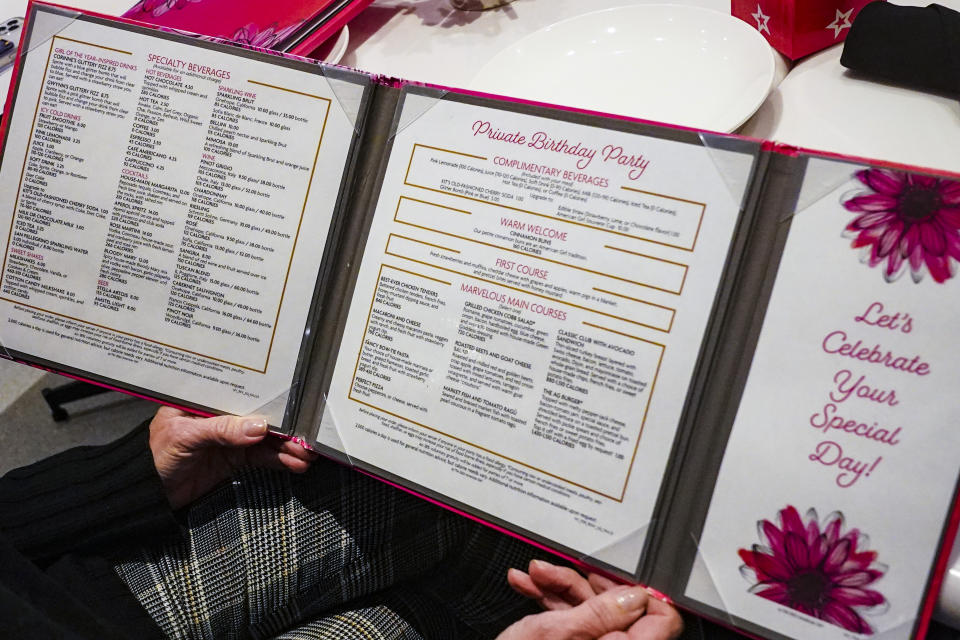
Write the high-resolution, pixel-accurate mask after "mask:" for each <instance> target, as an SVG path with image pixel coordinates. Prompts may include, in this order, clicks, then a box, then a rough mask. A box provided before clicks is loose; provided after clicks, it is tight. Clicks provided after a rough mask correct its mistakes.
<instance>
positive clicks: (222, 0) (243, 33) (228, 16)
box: [123, 0, 372, 56]
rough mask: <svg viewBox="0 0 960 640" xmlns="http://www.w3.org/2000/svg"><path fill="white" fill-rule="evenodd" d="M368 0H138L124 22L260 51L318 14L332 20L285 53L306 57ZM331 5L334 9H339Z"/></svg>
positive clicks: (279, 45) (274, 45)
mask: <svg viewBox="0 0 960 640" xmlns="http://www.w3.org/2000/svg"><path fill="white" fill-rule="evenodd" d="M371 2H372V0H350V1H348V2H344V1H343V0H270V2H261V1H259V0H140V1H139V2H137V3H136V4H135V5H133V6H132V7H131V8H130V9H129V10H127V12H126V13H124V14H123V17H124V18H129V19H131V20H137V21H139V22H147V23H150V24H155V25H157V26H161V27H168V28H172V29H178V30H183V31H191V32H193V33H198V34H202V35H207V36H214V37H218V38H224V39H227V40H234V41H236V42H239V43H241V44H245V45H250V46H254V47H262V48H265V49H286V47H284V46H283V45H284V44H285V42H286V41H288V40H289V39H290V37H291V36H293V35H294V34H296V33H297V32H298V31H299V30H300V29H301V28H302V27H303V26H305V25H306V24H308V23H309V22H310V21H311V20H313V19H315V18H317V17H319V16H320V15H321V14H323V13H325V12H327V11H330V10H336V15H335V16H334V17H332V18H331V19H330V20H327V21H325V22H324V24H323V25H322V26H320V27H319V28H318V29H316V30H314V31H313V32H312V33H311V34H310V36H309V37H307V38H306V39H305V40H304V41H303V42H301V43H299V44H298V45H297V46H295V47H293V48H291V49H289V53H295V54H298V55H304V56H309V55H310V54H311V53H313V52H314V51H315V50H316V49H317V48H318V47H319V46H320V44H322V43H323V41H324V40H326V39H327V38H329V37H330V36H331V35H333V34H334V33H336V31H337V30H338V29H340V28H341V27H342V26H343V25H344V24H346V23H347V22H348V21H349V20H350V19H351V18H353V16H355V15H356V14H357V13H359V12H360V11H361V10H363V9H364V8H365V7H366V6H367V5H368V4H370V3H371ZM337 5H340V7H339V9H338V8H337Z"/></svg>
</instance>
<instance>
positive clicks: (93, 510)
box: [0, 423, 177, 567]
mask: <svg viewBox="0 0 960 640" xmlns="http://www.w3.org/2000/svg"><path fill="white" fill-rule="evenodd" d="M147 426H148V423H144V424H142V425H140V426H139V427H137V428H136V429H134V430H133V431H132V432H130V433H129V434H128V435H126V436H124V437H122V438H120V439H119V440H116V441H114V442H111V443H110V444H106V445H102V446H92V447H78V448H74V449H70V450H67V451H64V452H62V453H59V454H57V455H54V456H51V457H49V458H46V459H44V460H41V461H39V462H37V463H34V464H32V465H30V466H27V467H22V468H20V469H15V470H13V471H10V472H9V473H7V474H6V475H5V476H4V477H3V478H0V533H2V535H3V537H4V538H6V539H7V541H8V542H9V543H10V544H12V545H13V547H14V548H15V549H16V550H17V551H19V552H20V553H22V554H24V555H25V556H27V557H28V558H30V559H31V560H32V561H33V562H35V563H37V564H38V565H40V566H41V567H42V566H44V565H46V564H48V563H49V562H51V561H52V560H54V559H56V558H58V557H59V556H61V555H63V554H65V553H68V552H82V553H91V554H97V553H100V552H104V551H109V550H111V549H113V548H115V547H116V546H119V545H121V544H130V543H131V542H146V541H149V540H152V539H156V537H157V536H162V535H166V534H169V533H171V532H173V531H176V528H177V523H176V519H175V518H174V516H173V512H172V511H171V509H170V506H169V504H168V502H167V499H166V496H165V495H164V493H163V487H162V485H161V483H160V478H159V476H158V475H157V472H156V469H155V468H154V465H153V456H152V455H151V453H150V447H149V442H148V438H149V432H148V429H147Z"/></svg>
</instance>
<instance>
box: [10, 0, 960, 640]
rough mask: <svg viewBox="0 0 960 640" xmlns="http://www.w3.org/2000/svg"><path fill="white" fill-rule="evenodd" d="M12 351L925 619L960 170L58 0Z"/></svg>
mask: <svg viewBox="0 0 960 640" xmlns="http://www.w3.org/2000/svg"><path fill="white" fill-rule="evenodd" d="M25 34H26V37H25V38H24V42H25V44H24V47H23V49H22V50H21V54H20V58H19V61H18V67H17V70H16V72H15V74H14V80H13V86H12V89H11V94H10V98H9V101H8V105H7V110H6V115H5V119H4V124H5V129H4V132H3V155H2V159H0V203H2V207H0V229H2V230H4V231H5V233H3V234H0V236H2V238H3V240H2V247H0V248H2V255H3V258H2V260H3V262H2V270H0V353H2V354H3V355H5V356H6V357H10V358H13V359H17V360H20V361H23V362H27V363H33V364H38V365H41V366H46V367H50V368H53V369H56V370H60V371H63V372H66V373H69V374H72V375H75V376H78V377H82V378H85V379H88V380H92V381H94V382H97V383H100V384H105V385H109V386H113V387H116V388H119V389H122V390H125V391H128V392H131V393H138V394H142V395H145V396H148V397H151V398H155V399H158V400H161V401H164V402H169V403H174V404H178V405H181V406H185V407H188V408H193V409H196V410H201V411H209V412H229V413H237V414H249V413H261V414H264V415H267V416H269V418H270V421H271V424H272V425H273V428H274V430H275V431H276V432H277V433H278V434H280V435H283V436H285V437H290V438H297V439H299V440H300V441H302V442H304V443H305V444H307V445H309V446H311V447H313V448H315V449H317V450H319V451H321V452H323V453H325V454H326V455H328V456H331V457H334V458H337V459H339V460H341V461H343V462H346V463H348V464H351V465H353V466H355V467H357V468H358V469H361V470H364V471H367V472H370V473H373V474H375V475H377V476H379V477H381V478H383V479H385V480H388V481H391V482H394V483H397V484H399V485H401V486H402V487H404V488H407V489H409V490H412V491H415V492H417V493H420V494H421V495H424V496H425V497H428V498H430V499H434V500H436V501H439V502H441V503H443V504H445V505H447V506H449V507H451V508H455V509H459V510H461V511H463V512H465V513H466V514H469V515H471V516H474V517H477V518H479V519H482V520H484V521H486V522H488V523H492V524H494V525H496V526H500V527H502V528H505V529H507V530H509V531H511V532H513V533H514V534H516V535H519V536H521V537H524V538H527V539H529V540H531V541H534V542H536V543H538V544H541V545H543V546H546V547H548V548H550V549H552V550H554V551H557V552H558V553H561V554H564V555H566V556H567V557H572V558H575V559H578V560H582V561H583V562H585V563H586V564H588V565H590V566H592V567H596V568H598V569H600V570H604V571H606V572H608V573H611V574H615V575H618V576H620V577H623V578H626V579H630V580H633V581H637V582H641V583H644V584H649V585H651V586H653V587H656V588H658V589H660V590H661V591H663V592H665V593H667V594H668V595H670V596H671V597H672V598H674V600H675V601H676V602H677V603H678V604H680V605H682V606H684V607H687V608H690V609H692V610H694V611H696V612H699V613H701V614H703V615H708V616H711V617H713V618H715V619H718V620H720V621H723V622H726V623H728V624H731V625H734V626H737V627H739V628H741V629H744V630H746V631H748V632H750V633H753V634H756V635H761V636H764V637H768V638H858V637H868V636H875V637H883V638H888V637H889V638H912V637H917V636H920V635H922V634H923V632H924V630H925V627H926V621H927V620H928V619H929V614H930V610H931V607H932V602H933V597H934V596H935V595H936V586H937V580H938V579H939V578H938V576H939V575H940V573H942V570H943V561H944V560H945V557H946V556H945V551H947V550H946V549H945V544H944V543H945V542H949V541H950V540H952V535H953V533H954V532H955V530H956V518H955V513H956V510H955V508H954V504H955V494H956V488H957V481H958V464H957V461H958V460H960V456H958V453H960V440H958V439H957V438H955V437H952V433H951V430H952V429H953V428H954V427H953V424H954V420H955V418H956V417H957V416H958V413H960V405H958V402H957V401H956V399H955V398H954V395H955V394H951V393H950V392H949V390H948V385H949V381H951V380H956V379H960V370H958V369H960V354H958V353H954V352H955V351H957V350H960V347H956V346H955V341H954V340H953V339H952V331H951V330H952V319H953V318H955V317H956V316H957V312H958V311H960V302H958V299H957V297H956V296H951V295H950V294H949V291H950V288H951V287H952V286H956V282H955V280H954V274H955V273H956V266H957V262H958V261H960V236H958V230H960V178H958V177H957V176H945V175H935V174H932V173H930V172H924V171H921V170H912V169H907V168H902V167H900V168H893V167H889V166H879V165H877V164H871V163H868V162H863V161H856V160H853V159H845V158H838V157H835V156H831V157H828V156H825V155H821V154H817V153H812V152H799V151H796V150H788V149H781V148H779V147H777V146H776V145H772V144H769V143H764V144H761V143H760V142H758V141H753V140H747V139H742V138H736V137H733V136H725V135H720V134H712V133H704V132H697V131H691V130H686V129H678V128H673V127H669V126H661V125H654V124H650V123H643V122H638V121H631V120H626V119H621V118H612V117H608V116H603V115H601V114H594V113H584V112H577V111H572V110H567V109H563V108H557V107H549V106H545V105H536V104H529V103H519V102H516V101H512V100H508V99H502V98H495V97H492V96H483V95H476V94H471V93H468V92H461V91H455V90H445V89H439V88H434V87H424V86H418V85H414V84H410V83H404V82H399V81H395V80H389V79H383V78H378V77H375V76H370V75H368V74H364V73H361V72H355V71H349V70H345V69H341V68H335V67H329V66H325V65H321V64H316V63H312V62H308V61H305V60H302V59H298V58H291V57H284V56H278V55H268V54H266V53H262V52H259V51H254V50H249V49H244V48H239V47H235V46H229V45H227V44H224V43H220V42H216V41H211V40H207V39H197V38H191V37H189V36H185V35H183V34H178V33H171V32H165V31H157V30H152V29H148V28H145V27H143V26H141V25H137V24H135V23H131V22H129V21H124V20H117V19H107V18H105V17H102V16H96V15H92V14H87V13H80V12H75V11H69V10H65V9H63V8H59V7H53V6H50V5H44V4H40V3H36V4H33V5H32V6H31V10H30V15H29V18H28V24H27V29H26V32H25Z"/></svg>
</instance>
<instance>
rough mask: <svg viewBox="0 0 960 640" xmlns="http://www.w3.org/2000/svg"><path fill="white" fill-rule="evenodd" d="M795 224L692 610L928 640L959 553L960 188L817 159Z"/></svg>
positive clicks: (793, 627)
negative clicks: (932, 610) (940, 573)
mask: <svg viewBox="0 0 960 640" xmlns="http://www.w3.org/2000/svg"><path fill="white" fill-rule="evenodd" d="M779 215H781V216H782V219H783V222H782V225H783V227H784V228H785V229H786V228H788V231H787V232H786V239H785V246H784V248H783V253H782V257H781V259H780V265H779V269H778V270H777V271H776V278H775V283H774V284H773V289H772V294H771V297H770V300H769V304H768V306H767V309H766V317H765V318H764V321H763V325H762V329H761V330H760V334H759V341H758V344H757V348H756V352H755V353H754V354H753V356H752V363H751V364H750V365H749V375H748V377H747V380H746V386H745V388H744V390H743V395H742V398H741V400H740V403H739V408H738V409H737V410H736V417H735V420H734V422H733V426H732V433H731V436H730V439H729V441H728V443H727V445H726V448H725V453H724V454H723V463H722V466H721V468H720V471H719V476H718V477H717V479H716V484H715V486H714V487H713V489H712V498H711V499H710V502H709V511H708V513H707V514H706V520H705V522H704V524H703V527H702V531H701V532H700V533H699V536H698V549H697V555H696V559H695V561H694V563H693V569H692V573H691V575H690V579H689V582H688V583H687V585H686V589H685V593H684V595H685V597H686V598H690V599H692V600H694V601H697V602H699V603H704V604H707V605H709V606H711V607H712V608H714V609H715V610H717V611H722V612H724V614H723V615H725V616H731V617H732V618H733V619H740V620H746V621H749V622H750V623H752V624H753V625H756V626H758V627H763V628H764V631H765V634H769V633H770V632H771V631H772V632H775V633H776V637H791V638H837V639H840V638H856V637H876V638H885V639H886V638H890V639H892V638H913V637H917V636H918V635H922V629H923V627H924V626H925V616H924V615H923V609H924V608H925V606H926V605H927V603H926V602H925V594H926V593H928V590H929V588H930V586H931V575H930V568H931V567H932V566H933V565H934V562H935V560H936V554H937V549H938V548H939V546H940V544H941V542H942V541H943V539H944V538H946V541H947V542H949V541H950V540H952V533H950V532H947V528H946V527H947V524H948V522H947V518H948V515H949V513H950V507H951V505H952V504H953V501H954V498H955V493H956V484H957V471H958V464H957V461H958V453H960V441H958V439H957V437H956V426H957V415H958V412H957V399H956V394H955V393H954V392H953V391H951V386H952V384H953V383H954V382H955V381H956V380H958V379H960V346H958V343H957V340H956V339H955V337H954V333H955V324H956V319H957V317H958V315H960V298H958V296H957V295H955V293H954V292H953V291H952V289H953V288H955V287H956V286H957V285H958V281H957V279H956V273H957V269H956V266H957V260H958V259H960V238H958V228H960V182H958V181H957V180H956V178H955V177H951V178H947V177H941V176H933V175H924V174H921V173H917V172H910V171H906V170H902V169H895V168H885V167H876V166H873V167H871V166H868V165H863V164H855V163H852V162H848V161H841V160H836V159H825V158H817V157H810V158H809V159H807V161H806V170H805V177H804V179H803V181H802V185H801V188H800V192H799V196H798V202H797V206H796V209H795V211H792V212H788V211H781V212H780V214H779ZM927 613H929V609H927Z"/></svg>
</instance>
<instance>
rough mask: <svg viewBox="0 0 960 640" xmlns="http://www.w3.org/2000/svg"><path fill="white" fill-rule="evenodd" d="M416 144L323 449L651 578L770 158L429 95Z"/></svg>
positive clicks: (407, 116) (339, 378) (398, 156)
mask: <svg viewBox="0 0 960 640" xmlns="http://www.w3.org/2000/svg"><path fill="white" fill-rule="evenodd" d="M488 104H489V103H488ZM400 123H401V124H400V127H399V131H398V133H397V134H396V137H395V140H394V145H393V149H392V153H391V157H390V159H389V165H388V167H387V169H386V174H385V179H384V182H383V186H382V190H381V192H380V195H379V201H378V203H377V209H376V212H375V217H374V219H373V223H372V228H371V231H370V234H369V238H368V241H367V245H366V252H365V254H364V256H363V262H362V265H361V267H360V273H359V280H358V283H357V286H356V289H355V295H354V296H353V300H352V304H351V307H350V311H349V318H348V320H347V323H346V331H345V334H344V338H343V342H342V346H341V349H340V356H339V360H338V362H337V363H336V369H335V372H334V376H333V381H332V385H331V389H330V392H329V397H328V403H327V412H326V415H325V417H324V421H323V425H322V428H321V432H320V435H319V440H320V441H321V442H322V443H324V444H328V445H330V446H333V447H336V448H338V449H341V450H343V451H345V452H346V453H347V454H348V455H349V456H351V457H355V458H357V459H359V460H362V461H364V462H366V463H369V464H372V465H374V466H376V467H379V468H380V469H384V470H386V471H389V472H391V473H394V474H397V475H399V476H402V477H404V478H406V479H408V480H410V481H412V482H414V483H416V484H419V485H421V486H424V487H427V488H429V489H432V490H435V491H438V492H440V493H442V494H444V495H445V496H447V497H448V498H450V499H453V500H455V501H459V502H461V503H465V504H468V505H471V506H472V507H474V508H476V509H478V510H480V511H481V512H483V513H484V514H488V515H492V516H494V517H496V518H499V519H501V520H504V521H507V522H510V523H513V524H514V525H516V526H517V527H520V528H522V529H525V530H527V531H530V532H533V533H534V534H537V535H540V536H543V537H546V538H548V539H550V540H552V541H554V542H555V543H557V544H560V545H564V546H566V547H568V548H570V549H573V550H575V551H576V552H578V553H583V554H587V555H590V556H591V557H594V558H597V559H599V560H602V561H604V562H608V563H610V564H612V565H614V566H616V567H619V568H621V569H624V570H625V571H628V572H633V571H634V570H635V568H636V565H637V561H638V558H639V555H640V551H641V548H642V545H643V542H644V539H645V533H646V529H647V526H648V524H649V523H650V519H651V513H652V511H653V507H654V502H655V500H656V497H657V492H658V490H659V487H660V481H661V477H662V475H663V470H664V466H665V464H666V459H667V456H668V453H669V450H670V447H671V444H672V442H673V439H674V435H675V432H676V428H677V423H678V420H679V418H680V414H681V410H682V407H683V404H684V401H685V399H686V396H687V385H688V384H689V382H690V377H691V373H692V371H693V369H694V366H695V363H696V359H697V355H698V350H699V348H700V344H701V341H702V336H703V331H704V328H705V325H706V323H707V319H708V315H709V312H710V308H711V305H712V304H713V301H714V297H715V292H716V289H717V285H718V280H719V277H720V273H721V271H722V269H723V266H724V261H725V259H726V256H727V253H728V248H729V243H730V240H731V236H732V234H733V231H734V227H735V223H736V221H737V219H738V213H739V210H740V203H741V200H742V197H743V192H744V188H745V185H746V182H747V179H748V177H749V174H750V171H751V168H752V165H753V161H754V156H753V154H752V153H747V152H742V153H741V152H732V151H720V150H710V149H707V148H705V147H704V146H701V145H700V144H690V143H682V142H676V141H667V140H662V139H657V138H653V137H644V136H641V135H636V134H630V133H623V132H618V131H611V130H606V129H602V128H597V127H593V126H587V125H584V124H577V123H572V122H565V121H559V120H554V119H550V118H547V117H540V116H533V115H529V114H522V113H516V112H512V111H509V110H504V109H496V108H491V107H489V106H478V105H476V104H468V103H466V102H463V101H455V100H453V99H443V100H437V99H436V98H431V97H425V96H422V95H413V94H410V93H407V94H406V95H405V98H404V102H403V103H402V114H401V117H400ZM745 146H749V145H745ZM721 167H722V169H721Z"/></svg>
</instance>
